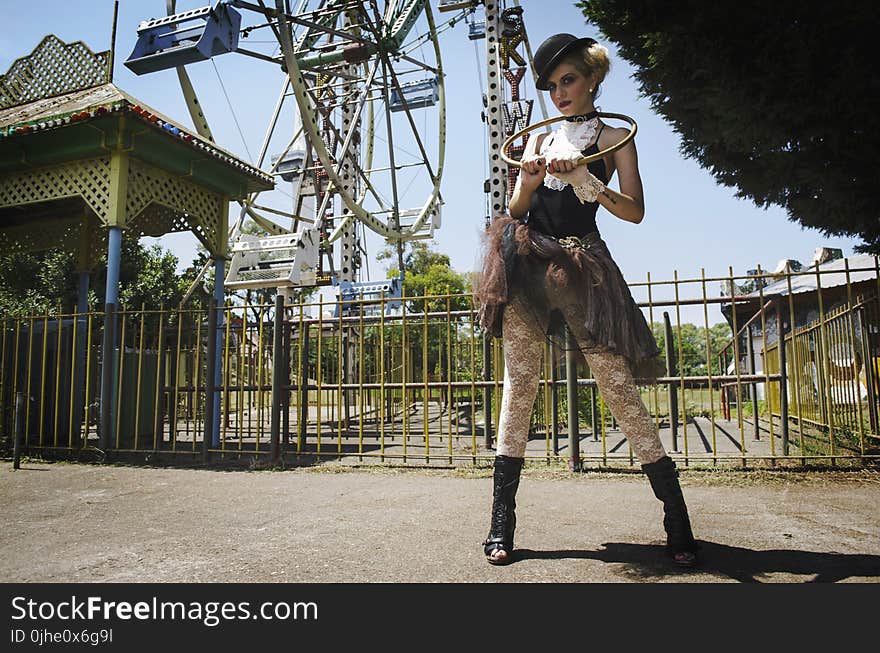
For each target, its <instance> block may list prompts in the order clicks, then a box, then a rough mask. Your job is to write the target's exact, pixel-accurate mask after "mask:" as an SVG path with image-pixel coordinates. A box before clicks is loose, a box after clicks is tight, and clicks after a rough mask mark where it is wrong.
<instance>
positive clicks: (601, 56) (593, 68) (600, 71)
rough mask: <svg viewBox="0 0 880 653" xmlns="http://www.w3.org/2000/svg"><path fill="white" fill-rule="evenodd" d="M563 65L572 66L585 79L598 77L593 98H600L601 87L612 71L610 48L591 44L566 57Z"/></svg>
mask: <svg viewBox="0 0 880 653" xmlns="http://www.w3.org/2000/svg"><path fill="white" fill-rule="evenodd" d="M562 63H567V64H571V65H572V66H574V67H575V68H576V69H577V71H578V72H579V73H580V74H581V75H583V76H584V77H589V76H590V75H593V74H595V75H596V85H595V86H594V87H593V90H592V92H593V98H594V99H595V98H597V97H598V96H599V85H600V84H602V82H603V81H605V76H606V75H607V74H608V71H609V70H610V69H611V59H610V57H609V56H608V48H606V47H605V46H604V45H600V44H599V43H591V44H589V45H587V46H585V47H584V48H583V49H581V50H580V51H575V52H572V53H571V54H569V55H568V56H566V57H565V58H564V59H563V60H562Z"/></svg>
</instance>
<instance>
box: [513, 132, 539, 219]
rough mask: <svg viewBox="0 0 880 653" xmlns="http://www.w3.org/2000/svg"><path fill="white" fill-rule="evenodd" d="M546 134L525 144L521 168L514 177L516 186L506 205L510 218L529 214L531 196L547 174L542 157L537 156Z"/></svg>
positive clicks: (537, 136) (534, 137)
mask: <svg viewBox="0 0 880 653" xmlns="http://www.w3.org/2000/svg"><path fill="white" fill-rule="evenodd" d="M545 136H546V134H538V135H536V136H533V137H532V138H530V139H529V140H528V143H526V149H525V151H524V152H523V158H522V161H521V163H522V167H521V168H520V170H519V174H518V175H517V177H516V185H515V186H514V187H513V195H512V196H511V198H510V202H508V204H507V212H508V213H510V216H511V217H512V218H517V219H519V218H521V217H523V216H524V215H525V214H526V213H528V212H529V207H530V206H531V203H532V195H533V194H534V192H535V189H537V188H538V186H540V185H541V184H542V183H543V182H544V175H546V174H547V166H546V165H545V164H546V162H545V161H544V157H541V156H537V154H536V153H537V151H538V148H539V147H540V146H541V142H542V141H543V140H544V137H545Z"/></svg>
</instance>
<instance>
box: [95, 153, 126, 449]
mask: <svg viewBox="0 0 880 653" xmlns="http://www.w3.org/2000/svg"><path fill="white" fill-rule="evenodd" d="M127 192H128V153H127V152H122V151H119V150H116V151H114V152H112V153H111V155H110V207H109V211H108V212H107V227H108V229H107V286H106V293H105V299H104V302H105V305H104V338H103V342H102V350H101V365H102V369H101V422H100V424H101V428H100V435H101V448H102V449H109V448H110V447H112V446H114V445H115V437H114V436H115V435H116V433H115V429H114V426H115V425H114V424H113V419H112V408H113V396H114V394H115V393H114V392H113V390H114V388H115V386H116V383H117V379H116V378H115V375H114V373H113V372H114V365H113V361H114V360H115V356H116V347H117V336H116V322H117V320H116V310H117V308H118V303H119V268H120V263H121V259H122V229H123V228H124V226H125V202H126V195H127Z"/></svg>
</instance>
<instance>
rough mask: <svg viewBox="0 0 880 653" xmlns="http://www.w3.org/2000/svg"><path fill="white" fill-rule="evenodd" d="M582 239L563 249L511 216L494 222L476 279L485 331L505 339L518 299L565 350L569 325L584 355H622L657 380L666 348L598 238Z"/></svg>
mask: <svg viewBox="0 0 880 653" xmlns="http://www.w3.org/2000/svg"><path fill="white" fill-rule="evenodd" d="M582 240H583V241H584V242H585V243H586V246H585V247H583V248H573V249H572V248H567V247H563V246H562V245H560V244H559V242H558V241H556V240H555V239H552V238H548V237H547V236H544V235H543V234H540V233H538V232H536V231H534V230H532V229H530V228H529V227H528V226H527V225H525V224H524V223H522V222H520V221H519V220H515V219H513V218H511V217H510V216H500V217H497V218H495V219H494V220H493V221H492V223H491V224H490V225H489V228H488V229H487V230H486V232H485V233H484V236H483V243H482V245H483V252H482V270H481V272H480V273H479V275H478V277H477V280H476V297H477V300H478V302H479V322H480V326H481V327H482V328H483V329H484V330H485V331H486V332H488V333H490V334H491V335H493V336H495V337H501V336H502V329H501V325H502V318H503V314H504V308H505V306H506V305H507V304H508V303H510V302H511V301H517V303H518V304H520V305H522V306H524V307H525V309H526V310H525V313H526V318H527V319H531V320H533V321H534V326H535V327H536V329H539V330H540V331H541V332H543V333H544V334H546V336H547V337H548V338H549V339H550V340H551V341H552V342H554V343H555V344H557V345H558V347H559V349H560V350H564V349H565V347H566V342H565V339H564V335H565V332H564V328H563V327H564V326H565V325H568V327H569V329H570V330H571V332H572V335H574V337H575V339H576V341H577V343H578V348H579V349H580V350H581V351H582V352H584V353H591V352H604V351H609V350H610V351H612V352H615V353H618V354H621V355H623V356H624V357H626V359H627V360H628V361H629V362H630V366H631V368H632V372H633V375H634V376H635V377H637V378H640V379H643V380H651V379H655V378H656V377H657V376H660V375H662V373H663V364H662V362H661V361H660V359H659V353H660V350H659V348H658V347H657V343H656V341H655V340H654V335H653V333H652V332H651V329H650V327H649V326H648V323H647V321H646V320H645V317H644V315H643V314H642V311H641V310H640V309H639V307H638V306H637V305H636V302H635V300H634V299H633V297H632V294H631V293H630V291H629V287H628V286H627V284H626V281H625V280H624V278H623V275H622V274H621V272H620V269H619V268H618V267H617V264H616V263H615V262H614V259H612V258H611V253H610V252H609V251H608V248H607V246H606V245H605V243H604V242H603V241H602V240H601V238H599V235H598V234H590V236H587V237H586V238H584V239H582Z"/></svg>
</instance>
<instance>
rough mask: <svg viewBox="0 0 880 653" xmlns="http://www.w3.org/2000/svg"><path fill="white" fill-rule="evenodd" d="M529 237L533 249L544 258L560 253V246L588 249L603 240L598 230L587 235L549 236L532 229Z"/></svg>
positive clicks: (571, 248) (568, 248)
mask: <svg viewBox="0 0 880 653" xmlns="http://www.w3.org/2000/svg"><path fill="white" fill-rule="evenodd" d="M529 238H530V239H531V245H532V251H533V252H534V253H535V254H537V255H538V256H540V257H542V258H552V257H553V256H554V255H556V254H558V253H559V248H560V247H561V248H563V249H567V250H581V251H587V250H588V249H590V247H591V246H593V245H595V244H596V243H598V242H600V241H601V240H602V237H601V236H600V235H599V232H598V231H591V232H590V233H588V234H586V235H585V236H549V235H547V234H543V233H541V232H539V231H534V230H532V231H531V232H530V233H529Z"/></svg>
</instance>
